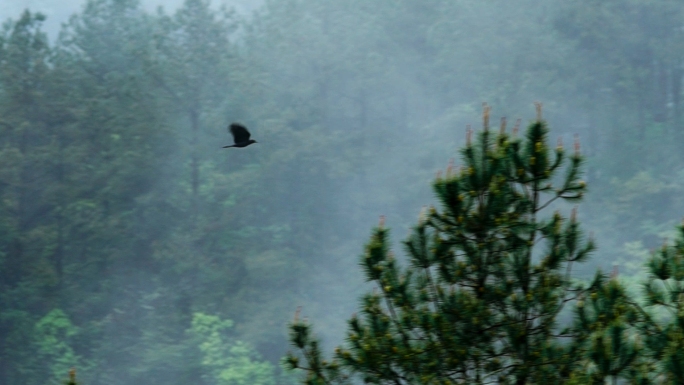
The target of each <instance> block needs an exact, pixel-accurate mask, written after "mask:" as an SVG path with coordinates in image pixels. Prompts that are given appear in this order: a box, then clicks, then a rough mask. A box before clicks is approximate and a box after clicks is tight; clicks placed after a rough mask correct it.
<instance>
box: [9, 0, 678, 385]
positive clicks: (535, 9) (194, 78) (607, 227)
mask: <svg viewBox="0 0 684 385" xmlns="http://www.w3.org/2000/svg"><path fill="white" fill-rule="evenodd" d="M159 6H163V7H162V8H159ZM25 9H28V11H29V13H24V12H25ZM37 13H40V14H42V15H45V16H46V19H45V20H44V21H43V20H42V19H41V18H39V17H38V18H37V17H36V15H37ZM682 16H684V4H682V3H679V2H675V1H663V2H662V3H656V2H651V1H646V0H642V1H637V0H634V1H620V0H606V1H594V0H571V1H566V2H552V1H543V0H515V1H511V0H491V1H476V0H455V1H451V0H431V1H426V0H399V1H397V0H377V1H367V0H337V1H333V0H265V1H250V0H233V1H224V2H220V1H216V0H215V1H213V2H211V3H210V2H208V1H204V0H185V1H181V0H173V1H167V2H165V1H161V0H143V1H140V2H138V1H135V0H89V1H80V0H79V1H76V0H69V1H67V2H62V1H55V0H44V1H38V0H36V1H19V0H5V1H3V2H2V4H0V19H2V22H3V23H4V29H3V32H2V34H1V35H0V143H1V145H0V164H1V166H0V213H1V214H0V229H2V232H0V288H1V291H0V349H2V350H0V384H7V385H15V384H16V385H19V384H28V383H55V384H57V383H61V381H63V380H64V379H65V378H66V376H67V373H68V369H69V368H70V367H72V366H75V367H76V368H77V370H78V371H79V372H78V373H79V381H80V383H82V384H87V385H99V384H103V385H104V384H107V385H118V384H137V383H145V384H165V385H168V384H180V383H202V384H237V383H254V384H276V383H279V384H280V383H283V384H284V383H292V379H291V378H290V377H289V376H288V375H287V374H285V373H284V372H282V370H281V369H280V360H281V357H282V356H283V355H284V353H285V352H286V351H287V350H288V349H289V345H288V340H287V335H288V334H287V333H288V330H287V324H288V322H290V321H291V320H292V319H293V316H294V313H295V310H296V309H297V307H298V306H301V307H302V316H305V317H307V319H308V320H310V321H311V322H312V323H313V324H314V325H315V329H316V333H317V335H318V336H319V337H321V339H322V340H323V341H324V343H323V346H324V348H325V349H327V350H328V351H330V350H331V349H332V348H333V347H334V346H335V345H338V344H340V343H343V339H344V333H345V329H346V327H347V325H346V320H347V319H348V318H349V316H350V315H351V314H352V313H354V312H356V311H357V306H358V300H359V297H360V295H361V294H362V293H364V292H366V291H368V290H370V286H369V285H368V284H367V283H366V282H365V280H364V277H363V275H362V272H361V269H360V268H359V256H360V255H361V254H362V253H363V247H364V245H365V244H366V243H367V242H368V237H369V236H370V232H371V229H372V228H373V227H374V226H376V225H377V224H378V220H379V217H380V216H381V215H384V216H385V217H386V222H385V223H386V226H387V227H389V228H390V229H391V234H392V242H393V245H394V252H395V253H396V254H397V256H398V257H399V259H400V260H402V254H403V249H402V245H401V241H402V240H403V239H404V238H405V236H406V233H407V232H408V231H409V230H410V229H411V228H412V226H413V225H415V223H416V221H417V219H418V216H419V213H420V212H421V208H422V207H424V206H428V205H431V204H435V198H434V194H433V191H432V181H433V180H434V178H435V175H436V172H437V171H438V170H444V169H445V168H446V167H447V165H448V164H449V161H450V159H454V162H455V164H456V165H457V166H458V165H459V164H460V160H459V158H460V156H461V155H460V153H459V149H460V148H461V147H462V146H463V145H465V143H466V127H467V125H472V127H473V129H474V130H475V131H479V130H481V119H482V118H481V110H482V103H483V102H487V103H488V105H489V106H491V107H492V121H493V122H498V119H499V118H501V117H506V118H507V119H508V122H509V125H510V126H512V125H513V123H514V122H515V121H516V119H521V120H522V126H526V125H527V124H528V123H529V122H531V121H532V120H533V119H534V117H535V110H534V105H533V103H534V102H536V101H540V102H542V103H543V105H544V110H543V111H544V119H545V120H546V121H547V122H548V123H549V126H550V128H551V133H550V137H551V140H552V143H554V144H555V143H556V140H557V138H561V140H562V141H563V143H565V145H566V146H568V148H570V146H571V145H572V142H573V138H574V135H575V134H577V135H578V136H579V138H580V142H581V151H582V154H584V155H585V156H586V158H587V162H586V172H585V175H584V179H585V180H586V181H587V183H588V186H589V187H588V193H587V195H586V198H585V199H584V201H583V202H582V203H581V204H580V205H579V209H578V218H579V220H580V221H581V222H582V226H583V228H584V229H585V231H586V232H587V233H591V234H593V237H594V239H596V242H597V245H598V250H597V251H596V252H595V253H594V254H593V256H592V258H591V259H590V260H589V261H588V262H587V263H584V264H582V265H581V266H577V267H576V268H575V271H574V274H575V275H576V276H577V277H578V278H587V277H590V276H591V275H592V274H593V273H594V271H595V270H596V268H601V269H603V270H604V271H611V270H612V269H613V268H614V266H619V271H620V276H621V279H624V281H625V282H626V283H627V284H631V282H633V280H636V279H637V278H638V277H643V276H644V274H645V273H644V272H643V269H642V265H643V262H644V261H645V259H646V257H647V256H648V253H649V250H650V249H653V248H656V247H658V246H660V245H661V244H662V243H663V241H664V239H668V237H669V239H672V237H673V231H674V226H675V225H676V224H677V223H679V222H680V221H681V218H682V217H684V199H683V198H682V197H684V194H683V192H684V172H683V171H682V170H684V167H682V166H684V157H683V156H682V154H684V144H682V143H684V141H683V139H684V128H683V126H682V122H683V120H682V117H683V116H684V109H683V108H682V99H681V94H682V81H683V79H682V77H683V75H684V72H682V71H684V67H683V64H682V63H684V57H683V56H684V50H682V48H683V47H684V34H683V33H682V31H683V29H682V28H683V27H682ZM231 122H241V123H243V124H245V125H246V126H247V127H248V128H249V130H250V131H251V133H252V135H253V138H255V139H257V140H258V141H259V142H258V143H256V144H254V145H252V146H249V147H246V148H238V149H235V148H229V149H222V148H221V147H223V146H225V145H228V144H232V142H231V140H232V139H231V137H230V135H229V133H228V131H227V129H226V127H227V126H228V125H229V124H230V123H231ZM571 207H572V206H569V205H566V206H560V209H561V210H564V211H565V212H568V211H569V209H570V208H571ZM231 360H232V361H231ZM240 365H243V366H244V368H243V366H240ZM225 368H233V369H231V370H234V371H235V373H234V372H231V371H230V370H228V369H225ZM235 368H237V369H235ZM241 370H243V371H242V372H241ZM236 373H237V374H236ZM240 373H242V374H240ZM245 373H246V374H245ZM255 373H256V374H255ZM242 375H244V376H246V377H240V376H242ZM221 376H223V377H221ZM231 376H232V377H231ZM250 376H252V377H250ZM235 378H247V379H246V380H241V381H245V382H239V381H238V380H235ZM231 381H233V382H231Z"/></svg>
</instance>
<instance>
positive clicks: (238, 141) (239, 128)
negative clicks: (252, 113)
mask: <svg viewBox="0 0 684 385" xmlns="http://www.w3.org/2000/svg"><path fill="white" fill-rule="evenodd" d="M228 131H230V133H231V135H233V141H234V142H235V144H233V145H230V146H223V148H228V147H247V146H249V145H250V144H252V143H257V141H256V140H254V139H250V138H249V137H250V136H251V135H252V134H250V133H249V131H247V128H246V127H245V126H243V125H242V124H240V123H231V125H230V126H228Z"/></svg>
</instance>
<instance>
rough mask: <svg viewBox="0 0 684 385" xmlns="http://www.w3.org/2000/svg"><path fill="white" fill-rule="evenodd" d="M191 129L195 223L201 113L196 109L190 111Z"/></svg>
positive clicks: (193, 214) (195, 218)
mask: <svg viewBox="0 0 684 385" xmlns="http://www.w3.org/2000/svg"><path fill="white" fill-rule="evenodd" d="M190 128H191V138H190V147H191V148H190V154H191V155H190V173H191V177H190V178H191V181H190V183H191V186H192V220H193V222H195V221H196V220H197V216H198V214H199V213H198V211H199V197H198V196H197V195H198V190H199V179H200V175H199V151H198V150H199V149H198V148H197V146H198V143H199V113H198V112H197V109H196V108H192V109H190Z"/></svg>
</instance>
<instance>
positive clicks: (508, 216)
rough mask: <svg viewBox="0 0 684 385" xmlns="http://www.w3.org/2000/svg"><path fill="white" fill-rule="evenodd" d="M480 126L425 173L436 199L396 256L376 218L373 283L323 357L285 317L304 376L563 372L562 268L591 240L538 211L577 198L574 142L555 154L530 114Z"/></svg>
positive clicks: (510, 379)
mask: <svg viewBox="0 0 684 385" xmlns="http://www.w3.org/2000/svg"><path fill="white" fill-rule="evenodd" d="M516 131H517V127H516V128H514V129H513V133H512V134H510V133H506V132H505V123H502V126H501V131H500V132H499V133H498V134H497V133H496V132H492V130H491V128H490V126H489V108H488V107H486V106H485V112H484V127H483V130H482V132H480V133H479V135H478V136H477V138H472V139H471V138H470V136H471V134H472V133H471V132H469V133H468V142H467V145H466V146H465V148H464V149H463V150H462V151H461V158H462V161H463V165H462V166H461V167H459V168H457V167H455V166H453V165H450V166H449V167H448V169H447V171H446V173H445V175H438V177H437V179H436V180H435V181H434V183H433V187H434V190H435V193H436V195H437V198H438V200H439V203H440V204H441V208H439V209H437V208H434V207H431V208H430V209H429V210H428V212H427V213H425V214H424V215H423V216H421V218H420V220H419V222H418V224H417V225H416V226H415V227H414V230H413V233H412V234H411V235H410V236H409V238H408V239H407V240H406V241H405V242H404V245H405V248H406V252H407V254H408V260H409V262H410V266H408V267H407V268H401V267H400V266H399V263H398V261H397V259H396V258H395V257H394V256H393V254H392V252H391V251H390V241H389V232H388V230H387V229H386V228H385V227H384V224H383V223H382V222H381V224H380V226H378V227H377V228H376V229H375V230H374V231H373V235H372V237H371V240H370V242H369V243H368V244H367V246H366V252H365V254H364V256H363V257H362V260H361V265H362V267H363V269H364V272H365V275H366V279H367V280H368V281H370V282H372V283H373V284H374V285H376V286H377V288H376V290H374V291H373V292H372V293H369V294H366V295H365V296H364V297H363V301H362V307H361V309H360V310H361V316H356V315H355V316H353V317H352V318H351V319H350V320H349V331H348V333H347V340H348V344H347V345H345V346H344V347H340V348H337V349H336V352H335V356H334V358H333V359H332V360H331V361H326V360H324V359H323V357H322V355H321V352H320V349H319V343H318V342H317V341H316V339H315V338H313V337H312V334H311V329H310V326H309V325H308V324H307V323H306V322H305V321H302V320H298V319H295V321H294V323H293V324H292V325H291V342H292V344H293V345H294V346H295V347H296V348H298V349H300V351H301V354H302V356H303V357H304V358H305V361H306V363H303V362H300V356H299V355H297V354H295V353H289V354H288V356H287V357H286V362H287V363H288V365H289V366H290V367H291V368H303V369H305V370H306V371H307V372H308V377H307V383H310V384H317V383H320V384H323V383H333V382H340V383H344V382H347V380H348V379H350V378H351V377H353V376H359V377H360V378H362V379H363V380H364V381H366V382H369V383H387V384H418V383H419V384H451V383H453V384H456V383H463V384H466V383H467V384H483V383H491V382H492V381H495V382H496V381H498V383H501V384H504V383H506V384H509V383H510V384H527V383H546V382H548V383H554V382H557V381H559V380H561V379H563V378H568V377H569V375H570V373H571V372H572V367H573V363H574V362H575V361H576V360H577V357H576V356H575V355H574V354H573V351H572V349H573V345H572V344H564V343H562V338H563V337H564V336H566V334H567V336H569V335H570V332H565V334H564V333H562V332H561V331H559V330H558V329H559V314H560V313H561V311H562V310H563V308H564V306H565V305H566V304H567V303H568V302H569V301H572V300H574V299H576V298H577V295H578V293H581V292H582V291H581V290H580V289H581V287H579V286H577V285H576V284H573V281H572V280H571V275H570V272H571V268H572V265H573V264H574V263H579V262H582V261H585V260H586V259H587V258H588V256H589V254H590V252H591V251H592V250H593V249H594V244H593V242H592V241H591V240H585V238H584V237H583V235H582V232H581V230H580V228H579V223H578V222H577V219H576V216H575V213H574V210H573V213H572V215H571V216H570V218H569V219H568V218H566V217H563V216H562V215H561V214H560V212H559V211H555V212H553V213H552V214H550V215H544V213H545V211H546V210H545V209H550V207H552V206H551V205H552V204H554V203H555V202H558V203H560V202H563V201H565V202H577V201H579V200H581V198H582V196H583V194H584V191H585V189H586V185H585V183H584V182H583V181H582V180H581V179H580V175H581V165H582V160H583V158H582V156H581V155H580V152H579V143H575V151H574V152H573V153H571V154H570V155H568V154H566V151H565V149H564V148H563V146H562V144H560V143H559V145H558V146H557V147H556V148H555V149H554V148H553V147H552V146H551V145H550V144H549V139H548V128H547V125H546V122H544V121H543V120H542V119H541V106H538V117H537V120H536V121H534V122H532V123H531V124H530V125H529V127H528V129H527V131H526V132H525V135H524V136H523V138H517V137H516V134H517V133H516Z"/></svg>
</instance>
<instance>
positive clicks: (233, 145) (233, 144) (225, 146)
mask: <svg viewBox="0 0 684 385" xmlns="http://www.w3.org/2000/svg"><path fill="white" fill-rule="evenodd" d="M228 147H235V145H234V144H233V145H231V146H223V148H228Z"/></svg>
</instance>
